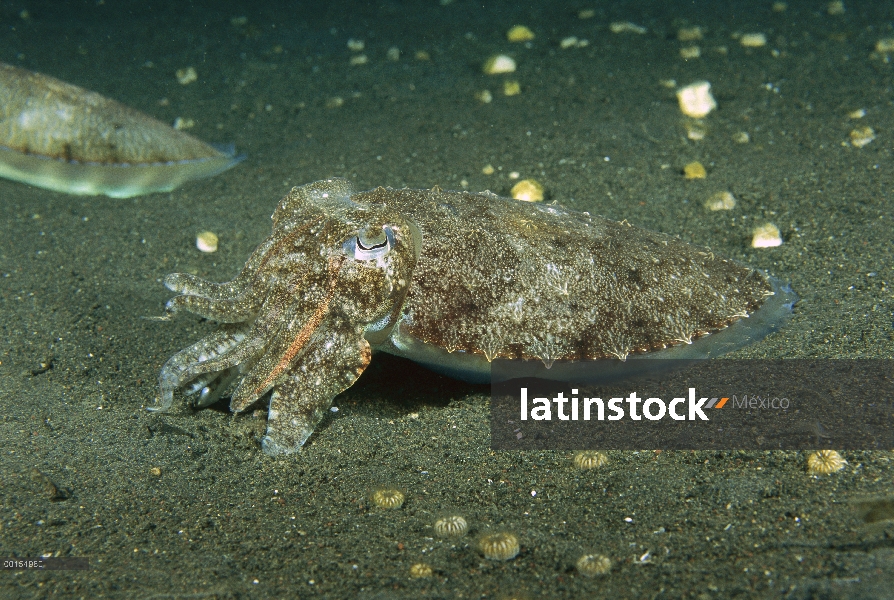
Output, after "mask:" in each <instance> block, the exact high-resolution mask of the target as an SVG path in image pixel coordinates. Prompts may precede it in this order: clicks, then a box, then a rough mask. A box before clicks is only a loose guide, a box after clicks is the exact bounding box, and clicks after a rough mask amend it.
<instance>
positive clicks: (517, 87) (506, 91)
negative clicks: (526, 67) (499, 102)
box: [503, 80, 521, 96]
mask: <svg viewBox="0 0 894 600" xmlns="http://www.w3.org/2000/svg"><path fill="white" fill-rule="evenodd" d="M519 94H521V84H520V83H519V82H517V81H515V80H508V81H504V82H503V95H504V96H517V95H519Z"/></svg>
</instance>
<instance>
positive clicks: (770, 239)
mask: <svg viewBox="0 0 894 600" xmlns="http://www.w3.org/2000/svg"><path fill="white" fill-rule="evenodd" d="M751 233H752V238H751V247H752V248H775V247H776V246H781V245H782V234H781V233H779V228H778V227H776V225H774V224H773V223H765V224H764V225H759V226H757V227H755V228H754V229H753V230H752V232H751Z"/></svg>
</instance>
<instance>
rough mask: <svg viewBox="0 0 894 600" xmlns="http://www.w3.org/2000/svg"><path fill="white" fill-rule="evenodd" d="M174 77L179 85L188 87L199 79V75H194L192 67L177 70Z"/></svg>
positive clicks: (194, 71)
mask: <svg viewBox="0 0 894 600" xmlns="http://www.w3.org/2000/svg"><path fill="white" fill-rule="evenodd" d="M175 75H176V76H177V81H179V82H180V85H189V84H190V83H192V82H193V81H196V80H197V79H198V78H199V74H198V73H196V70H195V69H194V68H193V67H186V68H185V69H177V72H176V73H175Z"/></svg>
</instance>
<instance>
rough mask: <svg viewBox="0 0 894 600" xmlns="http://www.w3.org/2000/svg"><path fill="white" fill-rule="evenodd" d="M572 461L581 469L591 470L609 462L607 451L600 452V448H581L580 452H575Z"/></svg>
mask: <svg viewBox="0 0 894 600" xmlns="http://www.w3.org/2000/svg"><path fill="white" fill-rule="evenodd" d="M572 462H573V463H574V466H575V468H578V469H580V470H581V471H591V470H593V469H598V468H599V467H602V466H604V465H606V464H607V463H608V456H607V455H606V454H605V452H600V451H599V450H581V451H580V452H575V453H574V459H573V460H572Z"/></svg>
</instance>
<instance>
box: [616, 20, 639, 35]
mask: <svg viewBox="0 0 894 600" xmlns="http://www.w3.org/2000/svg"><path fill="white" fill-rule="evenodd" d="M609 29H610V30H611V32H612V33H636V34H639V35H643V34H644V33H646V32H647V31H648V29H646V28H645V27H641V26H639V25H637V24H636V23H631V22H630V21H623V22H622V21H615V22H614V23H612V24H611V25H610V26H609Z"/></svg>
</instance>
